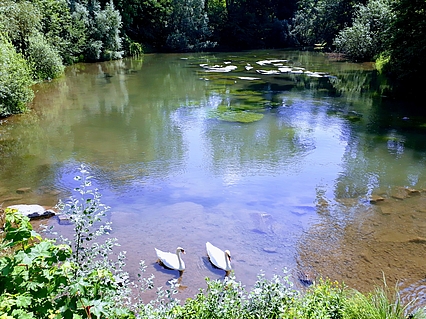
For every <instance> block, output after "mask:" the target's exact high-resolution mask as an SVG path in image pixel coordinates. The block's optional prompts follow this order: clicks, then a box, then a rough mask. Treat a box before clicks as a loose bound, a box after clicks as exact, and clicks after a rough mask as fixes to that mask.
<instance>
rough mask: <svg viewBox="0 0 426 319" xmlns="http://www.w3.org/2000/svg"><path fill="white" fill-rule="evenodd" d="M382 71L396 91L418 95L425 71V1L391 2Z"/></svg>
mask: <svg viewBox="0 0 426 319" xmlns="http://www.w3.org/2000/svg"><path fill="white" fill-rule="evenodd" d="M393 10H394V12H395V20H394V23H393V24H392V26H391V31H390V39H389V47H388V51H387V52H385V53H384V54H385V55H386V56H387V57H388V59H389V63H388V65H387V66H385V71H386V74H388V75H389V76H390V78H391V79H392V80H394V81H395V82H394V87H395V89H396V90H397V93H398V94H401V95H402V96H404V97H407V96H410V95H411V96H414V97H415V98H416V97H419V96H420V94H421V92H422V88H423V83H424V82H423V81H424V79H423V76H424V74H425V72H426V59H425V58H424V57H425V55H426V36H425V34H426V1H424V0H398V1H395V2H394V4H393Z"/></svg>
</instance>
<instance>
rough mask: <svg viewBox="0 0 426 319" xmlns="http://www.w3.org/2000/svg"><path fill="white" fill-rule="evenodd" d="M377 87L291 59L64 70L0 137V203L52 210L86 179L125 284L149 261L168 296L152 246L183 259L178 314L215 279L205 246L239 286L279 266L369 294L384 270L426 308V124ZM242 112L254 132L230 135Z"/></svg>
mask: <svg viewBox="0 0 426 319" xmlns="http://www.w3.org/2000/svg"><path fill="white" fill-rule="evenodd" d="M265 60H267V62H260V63H256V62H259V61H265ZM271 60H277V61H272V62H271ZM281 60H287V61H281ZM218 66H220V67H226V66H228V67H229V66H236V67H237V68H233V69H232V70H230V72H226V73H223V72H218V71H219V70H217V68H218ZM250 67H253V68H252V69H250ZM283 67H292V72H293V73H282V72H281V73H279V74H266V73H268V71H277V70H278V69H279V68H283ZM302 68H303V69H302ZM247 69H249V70H247ZM256 70H258V71H257V72H256ZM300 70H302V71H303V72H304V73H303V74H298V73H300V72H299V71H300ZM222 71H223V70H222ZM307 71H308V72H307ZM259 72H260V73H259ZM309 72H321V73H315V74H311V73H309ZM261 73H263V74H261ZM270 73H274V72H270ZM275 73H276V72H275ZM312 75H313V76H312ZM253 78H256V79H253ZM379 83H380V79H379V78H378V76H377V74H376V73H375V72H374V70H373V66H372V65H370V64H352V63H347V62H342V61H341V62H339V61H333V60H331V59H329V58H328V57H327V56H325V55H323V54H321V53H310V52H294V51H254V52H245V53H235V54H230V53H226V54H225V53H223V54H222V53H221V54H192V55H191V54H176V55H161V54H153V55H145V56H144V57H143V58H140V59H126V60H122V61H114V62H107V63H96V64H78V65H74V66H72V67H69V68H68V69H67V71H66V76H65V77H63V78H61V79H58V80H55V81H52V82H49V83H43V84H40V85H37V86H35V87H34V89H35V91H36V98H35V100H34V102H33V104H32V109H33V110H32V112H30V113H29V114H25V115H20V116H16V117H12V118H9V119H7V120H4V121H3V122H2V124H1V125H0V202H3V206H6V205H11V204H19V203H26V204H33V203H37V204H41V205H44V206H54V205H55V204H56V203H57V201H58V200H59V199H63V200H66V199H67V198H68V197H69V196H70V195H71V191H72V189H73V188H74V187H76V186H77V184H76V182H75V181H74V180H73V177H74V176H76V175H77V174H78V173H77V168H78V167H79V165H80V164H85V165H87V167H88V168H89V170H90V173H91V175H93V176H94V177H95V178H94V183H95V185H96V187H98V188H99V190H100V192H101V193H102V194H103V202H104V203H105V204H107V205H109V206H110V207H111V209H110V211H109V215H108V218H109V219H110V220H111V221H112V222H113V233H112V236H114V237H117V238H118V239H119V242H120V243H121V248H122V249H123V250H126V251H127V254H128V257H129V259H128V267H129V268H128V269H129V271H130V272H131V274H132V276H133V277H134V275H135V273H136V272H137V268H138V263H139V260H141V259H143V260H145V261H146V263H147V265H148V269H147V272H148V273H149V274H150V273H154V274H155V276H156V279H155V280H156V283H157V284H158V285H166V284H167V281H168V280H170V279H172V278H175V277H176V276H177V274H176V273H175V272H173V271H166V270H163V269H162V268H160V267H159V266H158V265H156V264H155V261H156V256H155V251H154V247H157V248H159V249H162V250H167V251H174V250H175V248H176V247H177V246H182V247H184V248H185V249H186V251H187V254H186V255H185V262H186V264H187V270H186V272H185V274H184V278H183V284H185V285H186V286H187V288H186V289H185V290H184V291H183V292H181V294H182V299H183V298H185V297H187V296H191V295H194V294H195V293H196V292H197V291H198V289H199V288H204V287H205V282H204V278H205V277H210V278H213V279H216V278H221V277H222V276H223V273H222V272H220V271H217V270H214V269H212V267H211V266H210V265H209V263H208V262H207V260H206V258H205V246H204V245H205V242H206V241H211V242H212V243H213V244H215V245H217V246H219V247H221V248H223V249H229V250H230V251H231V253H232V255H233V265H234V269H235V275H236V277H237V279H239V280H241V281H242V282H243V283H244V284H246V285H248V286H250V285H251V284H253V282H254V281H255V279H256V275H257V274H259V273H260V271H261V270H263V271H264V272H265V273H266V274H267V275H268V276H270V275H272V274H274V273H277V274H281V273H282V269H283V268H285V267H286V268H287V269H289V270H290V271H291V273H292V274H296V273H297V271H298V270H302V271H304V272H310V273H313V275H318V276H319V275H322V276H328V277H330V278H332V279H336V280H341V281H345V282H346V283H347V284H349V285H350V286H352V287H355V288H357V289H360V290H363V291H367V290H371V289H372V287H373V286H374V284H380V283H381V280H382V271H383V272H384V273H385V275H386V277H387V280H388V282H390V283H395V282H397V281H398V282H399V285H400V287H401V289H402V290H403V293H404V296H405V298H406V299H407V300H409V299H412V298H414V297H418V298H419V300H420V302H424V298H425V297H424V293H425V291H426V290H425V289H426V288H425V287H426V286H425V285H426V283H425V282H424V281H425V272H426V266H425V257H426V248H425V247H426V245H425V244H424V241H422V240H423V238H426V205H425V204H426V193H425V191H424V189H426V170H425V168H426V143H425V137H426V119H425V117H424V116H421V115H419V114H413V113H408V112H407V111H404V110H405V109H407V106H408V103H405V104H404V103H401V104H397V103H395V102H392V101H387V100H385V99H382V98H381V97H378V96H375V95H372V94H371V88H372V87H374V86H376V85H378V84H379ZM241 110H244V111H243V112H241ZM247 110H249V111H250V112H254V113H248V115H251V114H255V115H256V116H257V117H258V118H257V119H258V120H257V121H254V122H250V123H243V122H235V121H232V120H231V119H235V118H236V117H235V116H242V117H239V119H241V118H245V116H246V115H247ZM22 187H30V188H31V189H32V192H29V193H26V194H17V193H16V190H17V189H19V188H22ZM408 188H409V189H412V192H411V193H410V194H409V191H407V190H405V189H408ZM414 190H415V191H416V192H414ZM417 191H418V192H417ZM371 196H381V197H382V198H383V199H384V201H381V202H378V203H376V204H371V203H370V201H369V200H370V198H371ZM51 223H52V224H54V225H55V228H56V229H57V230H58V231H61V232H64V233H68V232H69V229H68V227H69V226H68V227H67V226H62V225H58V224H57V222H55V221H51ZM294 279H295V281H296V282H297V276H295V278H294Z"/></svg>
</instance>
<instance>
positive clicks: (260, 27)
mask: <svg viewBox="0 0 426 319" xmlns="http://www.w3.org/2000/svg"><path fill="white" fill-rule="evenodd" d="M225 7H226V14H227V16H226V21H225V24H224V27H223V29H222V30H221V45H222V46H225V48H231V49H249V48H271V47H284V46H287V45H289V44H290V42H289V41H288V40H289V23H288V21H289V19H290V18H291V16H292V14H293V12H294V9H295V1H284V0H266V1H262V0H226V2H225Z"/></svg>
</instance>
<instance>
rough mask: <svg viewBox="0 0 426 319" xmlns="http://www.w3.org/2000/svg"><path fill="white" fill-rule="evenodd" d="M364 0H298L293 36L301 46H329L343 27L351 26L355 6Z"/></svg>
mask: <svg viewBox="0 0 426 319" xmlns="http://www.w3.org/2000/svg"><path fill="white" fill-rule="evenodd" d="M364 3H366V0H299V2H298V7H297V11H296V13H295V16H294V20H293V31H292V32H293V35H294V36H295V37H296V38H297V40H298V41H299V43H300V44H301V45H314V44H316V43H322V44H324V43H325V44H327V45H331V44H332V43H333V40H334V38H335V37H336V35H337V34H338V32H339V31H340V30H342V29H343V28H344V27H345V26H347V25H351V21H352V15H353V12H354V9H355V5H356V4H364Z"/></svg>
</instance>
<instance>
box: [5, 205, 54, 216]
mask: <svg viewBox="0 0 426 319" xmlns="http://www.w3.org/2000/svg"><path fill="white" fill-rule="evenodd" d="M7 208H11V209H16V210H17V211H18V213H20V214H22V215H24V216H27V217H28V218H30V219H34V218H44V217H52V216H54V215H55V212H54V211H52V210H47V209H45V208H44V207H43V206H40V205H24V204H22V205H12V206H8V207H7Z"/></svg>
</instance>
